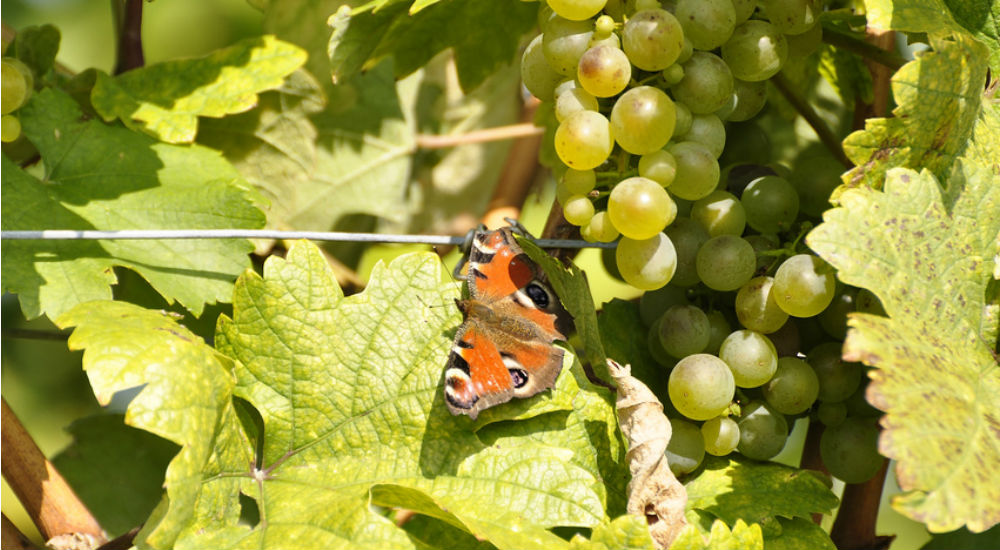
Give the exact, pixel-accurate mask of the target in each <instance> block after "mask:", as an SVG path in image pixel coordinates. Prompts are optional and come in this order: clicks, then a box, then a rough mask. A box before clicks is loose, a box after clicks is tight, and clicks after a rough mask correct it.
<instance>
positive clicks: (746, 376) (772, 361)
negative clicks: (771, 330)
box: [719, 330, 808, 388]
mask: <svg viewBox="0 0 1000 550" xmlns="http://www.w3.org/2000/svg"><path fill="white" fill-rule="evenodd" d="M719 359H722V360H723V361H725V362H726V364H727V365H729V369H730V370H732V371H733V379H734V380H736V385H737V386H738V387H741V388H756V387H757V386H761V385H763V384H765V383H766V382H767V381H768V380H770V379H771V377H772V376H774V372H775V370H776V369H777V368H778V352H777V351H775V349H774V344H772V343H771V341H770V340H768V339H767V337H766V336H764V335H763V334H761V333H759V332H754V331H752V330H737V331H735V332H733V333H732V334H730V335H729V336H727V337H726V339H725V340H723V342H722V346H721V347H720V348H719ZM807 366H808V365H807Z"/></svg>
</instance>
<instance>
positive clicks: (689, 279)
mask: <svg viewBox="0 0 1000 550" xmlns="http://www.w3.org/2000/svg"><path fill="white" fill-rule="evenodd" d="M666 234H667V236H668V237H670V241H671V242H673V243H674V250H676V252H677V271H676V272H674V278H673V279H671V280H670V282H671V286H674V285H676V286H678V287H689V286H693V285H696V284H698V283H700V282H701V279H699V278H698V269H697V265H696V261H697V260H696V259H697V257H698V250H699V249H700V248H701V246H702V245H703V244H705V243H706V242H708V239H709V238H710V237H709V234H708V233H707V232H706V231H705V229H704V228H702V226H701V225H699V224H698V223H697V222H695V221H693V220H692V219H691V218H683V217H680V218H676V219H674V223H672V224H670V226H669V227H667V229H666Z"/></svg>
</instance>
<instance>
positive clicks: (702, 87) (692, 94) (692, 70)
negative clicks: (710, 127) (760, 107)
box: [670, 51, 733, 114]
mask: <svg viewBox="0 0 1000 550" xmlns="http://www.w3.org/2000/svg"><path fill="white" fill-rule="evenodd" d="M682 67H683V68H684V78H682V79H681V81H680V82H678V83H677V84H675V85H674V86H673V87H672V88H671V89H670V90H671V91H672V92H673V94H674V99H676V100H677V101H682V102H684V104H685V105H687V107H688V109H691V112H692V113H695V114H708V113H714V112H715V111H718V110H719V109H721V108H722V107H724V106H725V105H726V103H727V102H728V101H729V100H730V99H731V97H732V95H733V73H732V71H730V70H729V66H728V65H726V62H725V61H723V60H722V58H720V57H719V56H717V55H715V54H711V53H708V52H702V51H695V52H694V53H692V54H691V59H688V60H687V61H685V62H684V64H683V65H682Z"/></svg>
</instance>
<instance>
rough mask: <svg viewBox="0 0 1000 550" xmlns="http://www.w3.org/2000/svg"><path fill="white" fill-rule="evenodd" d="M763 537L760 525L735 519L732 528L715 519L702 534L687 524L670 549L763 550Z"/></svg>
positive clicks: (694, 526)
mask: <svg viewBox="0 0 1000 550" xmlns="http://www.w3.org/2000/svg"><path fill="white" fill-rule="evenodd" d="M763 549H764V538H763V536H762V534H761V529H760V525H757V524H756V523H751V524H750V525H747V524H746V523H745V522H744V521H743V520H736V523H735V524H734V525H733V528H732V529H730V528H729V526H728V525H726V523H725V522H723V521H722V520H718V519H717V520H715V522H714V523H712V529H711V532H710V533H709V534H707V535H706V534H704V533H703V532H702V531H701V530H700V529H699V528H698V527H697V526H696V525H693V524H692V525H688V526H687V527H685V528H684V530H683V531H681V532H680V534H679V535H677V538H676V539H675V540H674V542H673V544H671V545H670V550H763Z"/></svg>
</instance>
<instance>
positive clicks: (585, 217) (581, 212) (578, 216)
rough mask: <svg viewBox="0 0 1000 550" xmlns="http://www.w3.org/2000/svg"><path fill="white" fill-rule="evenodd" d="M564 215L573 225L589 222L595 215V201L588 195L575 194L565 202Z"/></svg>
mask: <svg viewBox="0 0 1000 550" xmlns="http://www.w3.org/2000/svg"><path fill="white" fill-rule="evenodd" d="M563 217H564V218H566V221H568V222H569V223H571V224H573V225H577V226H580V225H585V224H589V223H590V220H591V218H593V217H594V203H593V202H591V201H590V197H588V196H586V195H573V196H571V197H570V198H568V199H566V202H564V203H563Z"/></svg>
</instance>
